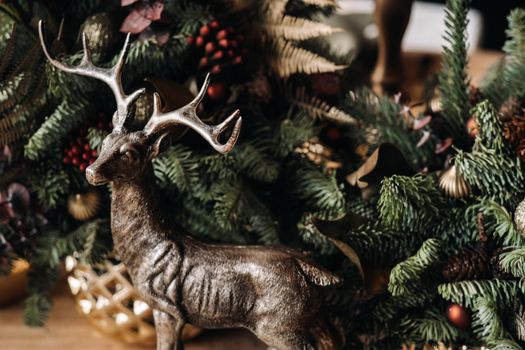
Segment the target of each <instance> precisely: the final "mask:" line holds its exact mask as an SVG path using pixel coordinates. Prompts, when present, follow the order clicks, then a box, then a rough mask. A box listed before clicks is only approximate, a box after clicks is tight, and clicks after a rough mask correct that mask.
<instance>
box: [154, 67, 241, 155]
mask: <svg viewBox="0 0 525 350" xmlns="http://www.w3.org/2000/svg"><path fill="white" fill-rule="evenodd" d="M209 82H210V75H209V74H208V75H206V79H204V84H203V85H202V87H201V89H200V91H199V93H198V95H197V96H196V97H195V99H194V100H193V101H191V102H190V103H189V104H187V105H185V106H184V107H181V108H179V109H177V110H175V111H172V112H168V113H161V112H160V109H161V105H160V97H159V95H158V94H157V93H155V94H154V95H153V101H154V104H153V114H152V116H151V118H150V120H149V121H148V123H147V124H146V126H145V127H144V132H145V133H146V135H147V136H151V135H162V134H165V133H166V132H167V130H168V129H170V128H171V127H173V126H174V125H185V126H187V127H190V128H192V129H193V130H195V131H196V132H198V133H199V134H200V135H201V136H202V137H203V138H204V139H205V140H206V141H208V143H209V144H210V145H211V146H212V147H213V148H214V149H215V150H216V151H217V152H220V153H228V152H229V151H231V150H232V148H233V146H234V145H235V142H237V138H238V137H239V131H240V128H241V123H242V118H241V117H239V113H240V112H239V110H236V111H235V112H233V113H232V114H231V115H230V116H229V117H228V118H226V119H225V120H224V121H223V122H222V123H220V124H218V125H207V124H204V123H203V122H202V120H200V118H199V117H198V116H197V107H198V106H199V103H200V102H201V101H202V99H203V98H204V95H205V94H206V89H207V88H208V84H209ZM237 117H238V118H237ZM234 119H237V121H236V123H235V126H234V128H233V131H232V133H231V135H230V138H229V139H228V141H227V142H226V143H224V144H221V143H220V142H219V136H220V135H221V134H222V132H223V131H224V130H226V129H227V128H228V126H230V124H231V122H232V121H233V120H234Z"/></svg>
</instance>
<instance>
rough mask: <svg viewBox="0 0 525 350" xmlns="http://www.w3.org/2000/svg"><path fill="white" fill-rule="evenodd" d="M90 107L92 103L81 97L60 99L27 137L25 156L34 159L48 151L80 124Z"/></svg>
mask: <svg viewBox="0 0 525 350" xmlns="http://www.w3.org/2000/svg"><path fill="white" fill-rule="evenodd" d="M91 108H93V105H92V104H91V103H90V102H89V101H88V100H86V99H82V98H78V99H75V100H64V101H62V103H61V104H60V105H59V106H58V107H57V109H56V110H55V111H54V112H53V113H52V114H51V115H50V116H48V117H47V119H46V121H45V122H44V123H42V125H41V126H40V128H39V129H38V130H37V131H36V132H35V133H34V134H33V136H31V138H30V139H29V141H28V143H27V145H26V147H25V155H26V157H27V158H28V159H31V160H36V159H38V158H40V157H41V156H42V155H43V154H45V153H46V152H48V149H49V148H51V147H53V146H55V145H57V144H58V143H59V142H60V140H62V139H63V138H64V137H65V136H66V135H67V134H68V132H69V131H70V130H71V129H72V128H74V127H75V126H77V125H79V124H80V122H81V121H82V120H83V118H85V116H86V115H88V114H89V112H90V111H91Z"/></svg>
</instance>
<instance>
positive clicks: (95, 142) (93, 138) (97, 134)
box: [87, 128, 108, 152]
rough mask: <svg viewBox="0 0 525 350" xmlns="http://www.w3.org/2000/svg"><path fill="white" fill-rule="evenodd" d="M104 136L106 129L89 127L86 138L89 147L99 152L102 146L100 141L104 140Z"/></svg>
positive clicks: (106, 134)
mask: <svg viewBox="0 0 525 350" xmlns="http://www.w3.org/2000/svg"><path fill="white" fill-rule="evenodd" d="M106 136H108V132H107V131H106V130H101V129H97V128H89V129H88V133H87V139H88V141H89V146H90V147H91V149H94V150H96V151H97V152H100V149H101V148H102V141H104V139H105V138H106Z"/></svg>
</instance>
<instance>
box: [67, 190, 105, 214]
mask: <svg viewBox="0 0 525 350" xmlns="http://www.w3.org/2000/svg"><path fill="white" fill-rule="evenodd" d="M101 204H102V198H101V197H100V193H99V192H98V191H96V190H90V191H88V192H86V193H75V194H70V195H69V197H68V199H67V210H68V212H69V214H71V216H72V217H74V218H75V219H77V220H80V221H85V220H90V219H93V218H94V217H95V215H97V213H98V211H99V209H100V206H101Z"/></svg>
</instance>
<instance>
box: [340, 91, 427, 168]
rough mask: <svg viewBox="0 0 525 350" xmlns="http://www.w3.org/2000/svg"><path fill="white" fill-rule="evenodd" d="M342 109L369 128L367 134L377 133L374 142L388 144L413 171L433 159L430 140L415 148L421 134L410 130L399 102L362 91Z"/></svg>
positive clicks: (408, 122)
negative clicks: (398, 150)
mask: <svg viewBox="0 0 525 350" xmlns="http://www.w3.org/2000/svg"><path fill="white" fill-rule="evenodd" d="M345 106H346V109H347V110H348V111H349V113H350V114H352V115H355V116H356V117H357V118H359V119H361V121H362V122H363V123H364V124H365V125H366V126H367V127H369V128H370V129H372V130H369V131H370V132H369V134H372V135H374V134H377V136H376V139H377V141H376V143H377V144H380V143H386V142H388V143H392V144H394V145H395V146H397V147H398V148H399V149H400V150H401V152H402V153H403V155H404V156H405V158H406V159H407V160H408V161H409V162H411V163H412V165H413V166H414V167H415V168H420V167H422V166H425V165H428V163H429V162H430V163H431V162H432V161H433V160H434V158H435V155H434V146H435V144H434V142H433V141H432V140H430V141H429V142H427V143H425V144H424V145H423V146H421V147H418V146H417V144H418V141H419V140H420V139H421V137H423V131H422V130H419V131H416V130H412V128H411V125H410V122H412V121H413V118H412V117H411V116H408V114H407V113H408V112H407V111H405V110H404V109H403V106H401V105H400V104H399V103H396V102H395V101H393V100H391V99H390V98H388V97H378V96H376V95H375V94H374V93H373V92H371V91H369V90H366V89H363V90H359V91H356V92H353V93H350V94H349V95H348V97H347V99H346V101H345Z"/></svg>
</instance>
